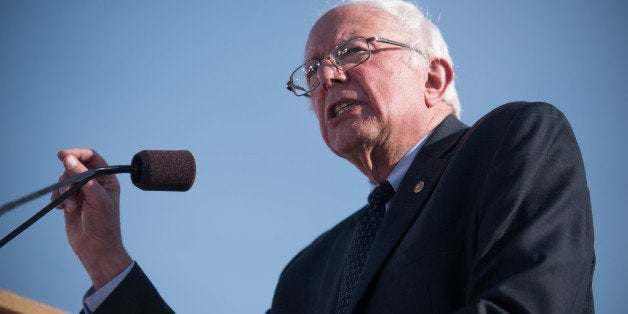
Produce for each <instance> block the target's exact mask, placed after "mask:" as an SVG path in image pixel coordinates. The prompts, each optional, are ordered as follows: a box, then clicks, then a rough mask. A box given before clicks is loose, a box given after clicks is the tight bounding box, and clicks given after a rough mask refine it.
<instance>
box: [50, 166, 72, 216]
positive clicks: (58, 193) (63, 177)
mask: <svg viewBox="0 0 628 314" xmlns="http://www.w3.org/2000/svg"><path fill="white" fill-rule="evenodd" d="M67 179H68V176H67V175H66V174H65V172H64V173H63V175H61V176H60V177H59V180H57V182H61V181H65V180H67ZM67 189H68V188H66V187H61V188H59V189H57V190H54V191H52V195H50V201H51V202H52V201H54V200H55V199H57V198H58V197H59V196H61V194H63V193H64V192H65V191H67ZM64 207H65V206H64V205H63V203H61V204H59V205H57V206H55V208H57V209H63V208H64Z"/></svg>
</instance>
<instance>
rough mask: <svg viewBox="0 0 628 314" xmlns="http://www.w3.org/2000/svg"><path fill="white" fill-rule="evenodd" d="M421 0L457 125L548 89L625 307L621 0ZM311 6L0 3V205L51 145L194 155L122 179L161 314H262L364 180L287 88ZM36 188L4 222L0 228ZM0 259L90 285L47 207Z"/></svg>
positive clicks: (35, 205) (22, 188) (65, 288)
mask: <svg viewBox="0 0 628 314" xmlns="http://www.w3.org/2000/svg"><path fill="white" fill-rule="evenodd" d="M420 4H421V5H422V6H423V7H424V8H425V9H426V10H427V11H428V12H429V15H430V16H431V18H432V20H433V21H434V22H435V23H436V24H437V25H438V26H439V27H440V28H441V30H442V32H443V34H444V36H445V39H446V40H447V42H448V44H449V47H450V50H451V52H452V56H453V59H454V62H455V71H456V75H457V86H458V91H459V94H460V98H461V101H462V106H463V115H462V120H463V121H464V122H466V123H467V124H472V123H474V122H475V121H476V120H477V119H478V118H479V117H481V116H482V115H483V114H485V113H487V112H488V111H490V110H491V109H492V108H495V107H496V106H498V105H500V104H502V103H505V102H509V101H513V100H542V101H547V102H551V103H553V104H554V105H556V106H557V107H558V108H560V109H561V110H562V111H563V112H564V113H565V114H566V116H567V117H568V119H569V120H570V121H571V123H572V126H573V128H574V131H575V133H576V136H577V138H578V140H579V143H580V145H581V149H582V154H583V157H584V160H585V164H586V170H587V172H588V180H589V187H590V190H591V197H592V202H593V215H594V223H595V235H596V244H595V245H596V250H597V256H598V264H597V269H596V272H595V277H594V294H595V298H596V306H597V310H598V312H599V313H620V312H622V311H625V309H626V308H628V298H626V297H625V294H626V291H628V272H627V271H625V268H626V265H628V252H627V250H626V236H627V232H626V229H627V228H628V226H627V225H626V224H627V223H628V214H627V213H626V211H625V210H624V208H625V204H626V203H628V197H627V194H628V193H626V187H627V186H628V185H627V184H626V176H627V175H628V171H627V167H626V154H627V145H626V140H625V136H626V134H628V132H627V131H628V128H627V126H626V122H625V120H626V114H627V110H626V101H625V99H626V97H625V96H622V95H623V93H624V92H625V91H626V89H628V84H627V82H628V80H626V77H625V75H626V72H627V70H628V66H627V65H628V63H627V61H626V58H627V57H628V40H627V38H628V37H627V36H626V30H628V19H626V16H627V15H628V2H627V1H625V0H621V1H620V0H616V1H611V0H598V1H594V0H588V1H579V0H578V1H567V0H559V1H543V0H532V1H497V0H492V1H483V2H482V3H477V2H474V3H472V1H463V0H451V1H435V0H431V1H428V0H424V1H423V2H421V3H420ZM327 7H329V4H328V3H327V2H325V1H321V0H318V1H314V0H306V1H279V0H268V1H78V0H76V1H32V0H22V1H18V0H2V1H0V144H1V147H2V150H1V153H0V185H1V188H0V202H1V203H4V202H8V201H11V200H14V199H16V198H18V197H20V196H23V195H25V194H27V193H30V192H33V191H35V190H37V189H39V188H42V187H44V186H47V185H49V184H52V183H54V182H56V180H57V178H58V177H59V175H61V172H62V167H61V164H60V163H59V162H58V161H57V159H56V156H55V155H56V152H57V151H58V150H60V149H63V148H69V147H91V148H94V149H96V150H97V151H98V152H99V153H101V154H102V155H103V156H104V157H105V158H106V159H107V160H108V161H109V162H110V163H111V164H128V163H130V160H131V157H132V156H133V155H134V154H135V153H136V152H138V151H140V150H142V149H188V150H191V151H192V152H193V153H194V155H195V157H196V162H197V166H198V172H197V177H196V183H195V185H194V187H193V188H192V190H191V191H189V192H186V193H176V192H143V191H140V190H138V189H136V188H135V187H134V186H133V185H132V184H131V182H130V180H129V179H128V176H127V175H120V181H121V184H122V191H123V193H122V200H121V204H122V205H121V206H122V229H123V237H124V240H125V245H126V247H127V249H128V250H129V252H130V253H131V255H132V257H133V258H134V259H135V260H137V261H139V263H140V265H141V266H142V267H143V268H144V270H145V271H146V272H147V273H148V275H149V276H150V278H151V279H152V281H153V282H154V284H155V285H156V286H157V287H158V289H159V290H160V292H161V294H162V296H163V297H164V298H165V299H166V300H167V301H168V303H169V304H170V305H171V306H172V307H173V308H174V309H175V310H177V312H180V313H194V312H198V311H202V312H212V313H260V312H263V311H264V310H265V309H266V308H267V307H268V306H269V305H270V302H271V300H272V294H273V289H274V286H275V284H276V281H277V278H278V275H279V273H280V271H281V270H282V268H283V267H284V265H285V264H286V263H287V262H288V261H289V260H290V259H291V257H292V256H294V255H295V254H296V253H297V252H298V251H299V250H300V249H302V248H303V247H304V246H305V245H307V244H308V243H309V242H310V241H311V240H313V239H314V237H315V236H316V235H318V234H320V233H321V232H323V231H325V230H327V229H328V228H329V227H331V226H332V225H334V224H335V223H336V222H338V221H339V220H340V219H342V218H343V217H345V216H347V215H349V214H350V213H351V212H353V211H354V210H356V209H357V208H359V207H360V206H361V205H362V204H364V202H365V198H366V195H367V193H368V184H367V181H366V179H365V177H363V176H362V175H361V174H360V173H359V172H358V171H357V170H356V169H355V168H354V167H353V166H352V165H350V164H349V163H348V162H346V161H344V160H342V159H340V158H338V157H336V156H335V155H333V154H332V153H331V152H330V151H329V150H328V148H327V147H326V146H325V144H324V143H323V141H322V140H321V138H320V135H319V131H318V125H317V122H316V118H315V116H314V114H313V113H312V112H311V110H309V109H308V103H307V100H306V99H304V98H296V97H294V96H293V95H292V94H291V93H289V92H287V91H286V90H285V88H284V84H285V82H286V80H287V77H288V75H289V74H290V72H291V71H292V70H293V69H294V68H295V67H296V66H297V65H299V64H300V62H301V58H302V52H303V46H304V43H305V40H306V37H307V34H308V31H309V28H310V26H311V25H312V24H313V23H314V22H315V20H316V18H317V17H318V16H319V15H320V14H321V13H322V12H323V11H324V9H325V8H327ZM365 35H376V34H365ZM270 199H274V201H271V200H270ZM47 203H48V197H42V198H41V199H38V200H37V201H33V202H30V203H28V204H26V205H23V206H21V207H19V208H17V209H15V210H14V211H12V212H10V213H8V214H6V215H3V216H2V217H0V232H1V233H2V236H4V235H5V234H7V233H8V232H9V231H10V230H12V229H13V228H14V227H16V226H17V225H19V224H20V223H21V222H22V221H24V220H25V219H26V218H28V217H30V216H31V215H32V214H33V213H34V212H36V211H37V210H39V209H40V208H42V207H44V206H45V205H46V204H47ZM0 265H1V267H0V288H3V289H7V290H10V291H13V292H16V293H19V294H22V295H24V296H27V297H30V298H33V299H36V300H39V301H42V302H45V303H48V304H51V305H53V306H56V307H59V308H62V309H65V310H68V311H72V312H77V311H78V310H79V309H80V307H81V298H82V295H83V293H84V292H85V291H86V290H87V288H89V286H90V281H89V278H88V276H87V275H86V273H85V271H84V270H83V268H82V266H81V264H80V263H79V261H78V259H77V258H76V256H75V255H74V253H73V252H72V250H71V248H70V247H69V245H68V244H67V242H66V237H65V231H64V224H63V215H62V213H61V212H59V211H56V210H55V211H53V212H51V213H49V214H48V215H46V216H45V217H44V218H43V219H42V220H41V221H39V222H38V223H36V224H35V225H34V226H32V227H31V228H30V229H28V230H27V231H26V232H24V233H23V234H21V235H20V236H19V237H17V238H16V239H14V240H13V241H12V242H10V243H9V244H8V245H6V246H5V247H3V248H2V249H0Z"/></svg>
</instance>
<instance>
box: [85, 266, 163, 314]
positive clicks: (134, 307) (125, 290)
mask: <svg viewBox="0 0 628 314" xmlns="http://www.w3.org/2000/svg"><path fill="white" fill-rule="evenodd" d="M109 313H116V314H125V313H129V314H130V313H138V314H139V313H155V314H162V313H164V314H165V313H174V312H173V311H172V310H171V309H170V307H168V305H167V304H166V302H164V300H163V299H162V298H161V296H160V295H159V292H157V289H155V287H154V286H153V284H152V283H151V282H150V280H149V279H148V277H146V275H145V274H144V272H143V271H142V269H141V268H140V267H139V266H138V265H137V264H135V266H133V268H132V269H131V272H129V274H128V275H127V276H126V278H125V279H124V280H123V281H122V282H121V283H120V284H119V285H118V287H116V289H115V290H113V292H111V294H110V295H109V297H107V299H105V301H104V302H103V303H102V304H101V305H100V306H99V307H98V308H97V309H96V311H94V314H109Z"/></svg>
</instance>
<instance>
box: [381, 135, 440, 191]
mask: <svg viewBox="0 0 628 314" xmlns="http://www.w3.org/2000/svg"><path fill="white" fill-rule="evenodd" d="M430 135H432V132H430V133H428V134H427V135H426V136H425V137H423V138H422V139H421V140H420V141H419V142H418V143H416V145H414V147H412V148H411V149H410V150H409V151H408V152H407V153H406V155H405V156H403V158H401V160H399V162H398V163H397V164H396V165H395V167H394V168H393V170H392V171H391V172H390V174H389V175H388V178H387V179H386V180H388V182H390V184H391V185H392V187H393V188H395V191H397V190H398V189H399V185H400V184H401V180H402V179H403V177H404V176H405V175H406V172H408V169H409V168H410V165H412V161H414V158H415V157H416V155H417V154H418V153H419V151H420V150H421V147H423V145H424V144H425V141H426V140H427V139H428V138H429V137H430ZM369 183H370V186H371V191H373V190H374V189H375V188H376V187H377V185H378V184H376V183H373V182H371V181H369Z"/></svg>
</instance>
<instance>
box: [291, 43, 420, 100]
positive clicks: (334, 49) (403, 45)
mask: <svg viewBox="0 0 628 314" xmlns="http://www.w3.org/2000/svg"><path fill="white" fill-rule="evenodd" d="M360 38H362V39H364V40H365V41H366V45H367V47H368V56H367V57H366V58H365V59H364V60H362V61H360V62H358V63H356V64H355V65H353V66H352V67H350V68H348V69H342V68H340V65H339V62H337V61H336V58H334V57H333V52H334V51H336V49H338V47H340V46H342V45H344V44H346V43H348V42H350V41H352V40H356V39H360ZM373 41H376V42H381V43H386V44H391V45H395V46H398V47H402V48H406V49H410V50H412V51H415V52H418V53H419V54H420V55H422V56H424V57H425V54H424V53H423V52H422V51H420V50H419V49H417V48H415V47H412V46H410V45H408V44H404V43H402V42H398V41H395V40H392V39H387V38H382V37H377V36H373V37H368V38H365V37H363V36H359V37H354V38H351V39H347V40H345V41H343V42H341V43H339V44H338V45H336V46H335V47H334V48H333V49H332V50H331V51H330V52H329V53H328V54H327V56H326V57H324V58H322V59H320V60H310V61H308V62H306V63H303V64H301V65H300V66H298V67H297V68H296V69H295V70H294V71H292V73H291V74H290V80H288V82H287V83H286V89H288V90H289V91H291V92H293V93H294V94H295V95H296V96H305V97H308V98H309V97H310V93H312V91H313V90H315V89H316V88H318V87H319V86H320V85H321V82H320V81H318V84H317V85H316V86H314V87H312V88H311V89H310V90H308V91H307V92H305V93H303V94H297V88H295V86H299V85H295V84H294V83H293V82H294V80H293V77H294V74H295V73H296V72H297V71H298V70H299V69H300V68H302V67H303V66H305V65H306V64H308V63H311V62H313V61H316V67H317V70H316V75H318V68H319V67H320V65H321V63H322V62H323V61H325V60H329V61H331V64H333V65H334V67H335V68H336V69H338V71H343V72H346V71H349V70H351V69H354V68H356V67H357V66H359V65H360V64H362V63H364V62H366V60H368V59H370V58H371V55H372V54H373V48H372V47H371V42H373Z"/></svg>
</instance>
